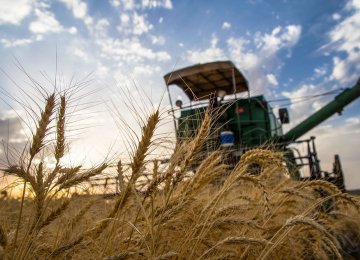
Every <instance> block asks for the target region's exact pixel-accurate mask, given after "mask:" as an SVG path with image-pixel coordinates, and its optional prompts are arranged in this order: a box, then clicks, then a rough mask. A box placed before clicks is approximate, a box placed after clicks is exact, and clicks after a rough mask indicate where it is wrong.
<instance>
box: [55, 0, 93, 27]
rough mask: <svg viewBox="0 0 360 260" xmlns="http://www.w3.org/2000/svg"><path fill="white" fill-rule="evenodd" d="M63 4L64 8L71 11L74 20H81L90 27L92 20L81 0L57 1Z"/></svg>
mask: <svg viewBox="0 0 360 260" xmlns="http://www.w3.org/2000/svg"><path fill="white" fill-rule="evenodd" d="M59 1H60V2H63V3H64V4H65V6H66V7H67V8H68V9H69V10H71V11H72V13H73V15H74V17H75V18H77V19H80V20H83V22H84V23H85V24H86V25H88V26H89V25H91V24H92V23H93V19H92V18H91V17H90V16H89V15H88V13H87V5H86V3H85V2H83V1H81V0H59Z"/></svg>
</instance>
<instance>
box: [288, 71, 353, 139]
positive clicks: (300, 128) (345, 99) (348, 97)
mask: <svg viewBox="0 0 360 260" xmlns="http://www.w3.org/2000/svg"><path fill="white" fill-rule="evenodd" d="M359 96H360V78H359V79H358V81H357V83H356V84H355V85H354V86H353V87H351V88H347V89H345V90H344V91H343V92H341V93H340V94H339V95H337V96H336V97H335V98H334V100H333V101H331V102H330V103H329V104H327V105H326V106H324V107H323V108H321V109H320V110H319V111H317V112H315V113H314V114H312V115H311V116H310V117H308V118H307V119H305V120H304V121H302V122H301V123H299V124H298V125H297V126H295V127H293V128H292V129H291V130H289V131H288V132H287V133H286V134H285V135H283V137H282V141H284V142H291V141H295V140H296V139H298V138H299V137H301V136H302V135H304V134H305V133H307V132H309V131H310V130H311V129H313V128H314V127H315V126H317V125H319V124H320V123H322V122H323V121H325V120H326V119H328V118H329V117H330V116H332V115H333V114H335V113H341V111H342V110H343V108H344V107H345V106H347V105H348V104H350V103H351V102H352V101H354V100H355V99H357V98H358V97H359Z"/></svg>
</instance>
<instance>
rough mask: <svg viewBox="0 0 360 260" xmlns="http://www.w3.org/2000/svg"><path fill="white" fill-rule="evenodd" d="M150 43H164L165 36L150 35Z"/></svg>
mask: <svg viewBox="0 0 360 260" xmlns="http://www.w3.org/2000/svg"><path fill="white" fill-rule="evenodd" d="M150 38H151V43H152V44H154V45H164V44H165V38H164V37H163V36H158V37H157V36H154V35H152V36H150Z"/></svg>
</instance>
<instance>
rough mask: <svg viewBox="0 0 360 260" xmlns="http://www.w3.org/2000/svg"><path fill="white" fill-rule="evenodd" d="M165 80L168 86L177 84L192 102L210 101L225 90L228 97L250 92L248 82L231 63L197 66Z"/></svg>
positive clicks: (173, 74)
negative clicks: (218, 92)
mask: <svg viewBox="0 0 360 260" xmlns="http://www.w3.org/2000/svg"><path fill="white" fill-rule="evenodd" d="M233 73H234V76H235V86H234V83H233ZM164 79H165V82H166V85H167V86H169V85H173V84H175V85H177V86H179V87H180V88H182V89H183V90H184V91H185V93H186V94H187V96H188V97H189V98H190V100H204V99H208V98H209V95H210V94H212V93H215V92H217V91H219V90H224V91H225V92H226V95H232V94H235V93H239V92H244V91H248V90H249V87H248V83H247V80H246V79H245V77H244V76H243V74H242V73H241V72H240V71H239V70H238V69H237V68H236V67H235V65H234V63H232V62H231V61H217V62H210V63H205V64H197V65H194V66H190V67H186V68H183V69H180V70H176V71H173V72H170V73H168V74H166V75H165V76H164Z"/></svg>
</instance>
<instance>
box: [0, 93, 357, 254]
mask: <svg viewBox="0 0 360 260" xmlns="http://www.w3.org/2000/svg"><path fill="white" fill-rule="evenodd" d="M44 98H45V103H44V107H43V109H42V110H41V113H40V114H39V116H38V117H37V120H36V122H37V123H36V128H35V129H33V131H32V136H31V138H30V140H29V143H28V146H27V147H25V148H24V151H23V153H21V154H20V156H19V158H18V160H17V161H16V163H10V162H9V163H8V164H7V165H4V166H2V169H1V170H2V172H3V173H4V175H5V176H14V177H16V180H17V182H21V183H22V184H21V186H20V187H21V190H22V194H21V198H20V199H14V198H11V197H9V198H7V197H5V196H4V197H3V198H1V200H0V259H108V260H110V259H112V260H115V259H119V260H120V259H359V257H360V214H359V212H360V200H359V198H357V197H354V196H351V195H349V194H346V193H342V192H341V191H340V190H339V189H338V188H337V187H336V186H334V185H333V184H331V183H329V182H326V181H322V180H314V181H307V182H299V181H294V180H292V179H291V178H290V177H289V176H290V175H291V173H289V172H288V170H287V168H286V167H285V166H284V163H283V161H284V158H283V154H282V153H281V152H279V151H272V150H267V149H253V150H250V151H248V152H247V153H245V154H244V155H243V156H242V157H241V160H240V162H239V163H238V164H237V165H236V166H235V167H234V168H229V166H228V165H226V163H225V161H226V160H224V156H225V154H224V152H223V151H221V150H215V151H213V152H212V153H209V154H207V156H205V157H204V156H199V154H200V153H201V152H202V151H203V147H204V145H205V144H206V141H207V139H208V138H209V136H210V135H211V132H212V127H213V115H212V113H211V111H207V112H206V113H205V116H204V118H203V123H202V125H201V127H200V128H199V129H198V131H197V133H196V135H195V136H194V137H193V138H190V139H188V140H186V141H184V142H182V143H178V144H177V145H176V147H175V149H174V151H173V153H171V154H169V158H170V159H169V161H168V162H167V164H166V165H165V166H161V167H160V163H159V161H157V160H156V158H155V159H154V158H151V160H148V157H149V154H150V153H151V151H154V149H158V147H159V143H158V142H159V140H158V139H157V138H156V130H157V128H158V127H159V125H160V124H161V120H162V113H161V112H160V111H159V109H154V111H153V112H152V113H150V114H149V115H148V117H147V119H146V120H144V124H143V126H142V132H141V136H139V138H138V142H137V143H135V144H134V150H133V152H132V153H131V155H130V156H131V163H130V174H129V175H126V174H125V173H124V172H123V170H122V165H121V162H120V161H118V162H117V163H118V168H117V171H118V176H119V191H120V192H119V193H117V194H115V195H113V196H111V197H110V196H103V195H99V194H88V195H85V194H80V195H78V194H75V193H74V192H73V189H74V188H76V187H78V186H81V185H82V184H84V183H85V182H87V181H89V180H90V179H91V178H93V177H96V176H99V175H101V174H102V173H103V172H104V171H106V170H107V168H108V167H109V165H110V162H101V163H99V164H98V165H96V166H94V167H92V168H90V169H85V168H83V167H82V166H81V165H75V166H71V167H68V166H65V165H63V164H62V158H63V156H64V155H65V153H66V149H65V148H66V146H67V137H66V136H67V135H66V134H67V133H66V131H67V130H66V129H67V125H66V124H67V116H68V113H67V111H68V106H69V104H70V101H69V95H68V93H67V92H60V93H58V92H54V93H50V94H46V95H44ZM45 153H46V154H48V153H51V154H52V156H53V157H54V158H55V160H56V165H55V167H53V168H49V167H47V165H46V163H45V161H44V154H45ZM253 163H257V164H258V165H259V166H260V174H259V175H251V174H250V172H251V170H250V167H251V165H252V164H253ZM195 164H196V165H197V169H196V172H195V173H193V174H189V172H191V170H192V169H193V165H195ZM149 169H150V177H149ZM145 175H146V180H147V183H146V185H144V186H142V188H141V189H139V182H140V181H141V182H142V183H143V182H144V181H143V180H144V176H145ZM6 189H9V187H5V188H3V190H2V191H4V190H6Z"/></svg>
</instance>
